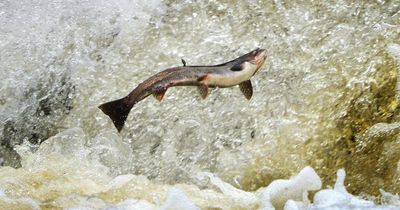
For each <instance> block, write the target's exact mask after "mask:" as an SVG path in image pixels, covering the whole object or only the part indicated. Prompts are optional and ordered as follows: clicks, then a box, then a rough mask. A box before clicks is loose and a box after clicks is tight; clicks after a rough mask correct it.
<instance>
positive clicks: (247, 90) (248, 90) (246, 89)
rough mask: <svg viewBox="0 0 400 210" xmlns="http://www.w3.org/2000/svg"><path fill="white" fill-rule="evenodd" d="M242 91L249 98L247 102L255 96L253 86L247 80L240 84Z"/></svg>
mask: <svg viewBox="0 0 400 210" xmlns="http://www.w3.org/2000/svg"><path fill="white" fill-rule="evenodd" d="M239 88H240V91H242V93H243V95H244V97H246V98H247V100H250V99H251V96H253V86H252V85H251V81H250V80H246V81H244V82H242V83H240V84H239Z"/></svg>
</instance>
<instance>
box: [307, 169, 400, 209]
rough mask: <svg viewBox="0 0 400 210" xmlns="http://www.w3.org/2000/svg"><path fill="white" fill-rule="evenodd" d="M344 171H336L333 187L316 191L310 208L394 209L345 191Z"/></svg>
mask: <svg viewBox="0 0 400 210" xmlns="http://www.w3.org/2000/svg"><path fill="white" fill-rule="evenodd" d="M345 177H346V174H345V171H344V170H343V169H340V170H338V171H337V179H336V183H335V187H334V189H325V190H321V191H319V192H317V193H316V194H315V196H314V203H313V205H312V207H311V208H310V209H395V208H396V207H394V206H385V205H381V206H379V205H376V204H375V203H374V202H372V201H368V200H364V199H361V198H358V197H356V196H354V195H352V194H350V193H348V192H347V190H346V187H345V185H344V179H345Z"/></svg>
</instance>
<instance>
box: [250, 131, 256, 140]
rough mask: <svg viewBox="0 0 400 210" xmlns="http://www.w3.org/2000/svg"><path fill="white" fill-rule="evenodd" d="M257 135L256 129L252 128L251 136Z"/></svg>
mask: <svg viewBox="0 0 400 210" xmlns="http://www.w3.org/2000/svg"><path fill="white" fill-rule="evenodd" d="M255 136H256V130H252V131H251V133H250V137H251V138H252V139H254V137H255Z"/></svg>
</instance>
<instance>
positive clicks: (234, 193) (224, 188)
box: [198, 172, 259, 206]
mask: <svg viewBox="0 0 400 210" xmlns="http://www.w3.org/2000/svg"><path fill="white" fill-rule="evenodd" d="M198 176H199V178H209V180H210V183H211V184H212V185H214V186H216V187H217V188H218V189H219V190H220V191H221V192H222V193H223V194H224V195H228V196H230V197H232V198H233V199H237V200H240V201H241V202H243V203H246V204H247V206H252V205H253V204H254V203H258V202H259V201H258V200H259V199H258V198H257V196H256V195H254V194H253V193H250V192H246V191H243V190H240V189H237V188H235V187H233V186H232V185H230V184H228V183H226V182H224V181H222V180H221V179H220V178H219V177H217V176H215V175H214V174H212V173H209V172H201V173H199V174H198Z"/></svg>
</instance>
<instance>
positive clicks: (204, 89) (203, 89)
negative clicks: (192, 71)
mask: <svg viewBox="0 0 400 210" xmlns="http://www.w3.org/2000/svg"><path fill="white" fill-rule="evenodd" d="M197 90H199V93H200V96H201V98H203V99H205V98H207V96H208V94H209V93H210V90H209V88H208V86H207V85H200V86H197Z"/></svg>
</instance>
